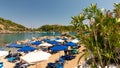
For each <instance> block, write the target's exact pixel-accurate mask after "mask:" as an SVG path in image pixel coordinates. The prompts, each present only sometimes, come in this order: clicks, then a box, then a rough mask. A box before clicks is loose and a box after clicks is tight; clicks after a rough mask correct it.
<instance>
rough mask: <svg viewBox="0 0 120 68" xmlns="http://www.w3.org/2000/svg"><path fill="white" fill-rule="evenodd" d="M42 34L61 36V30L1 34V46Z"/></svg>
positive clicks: (72, 33) (71, 33)
mask: <svg viewBox="0 0 120 68" xmlns="http://www.w3.org/2000/svg"><path fill="white" fill-rule="evenodd" d="M69 34H70V35H75V34H76V33H74V32H69ZM42 36H61V33H60V32H40V33H35V32H29V33H28V32H26V33H15V34H0V46H1V45H3V44H8V43H14V42H16V41H18V40H25V39H32V37H36V38H38V37H42Z"/></svg>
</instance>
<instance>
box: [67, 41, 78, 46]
mask: <svg viewBox="0 0 120 68" xmlns="http://www.w3.org/2000/svg"><path fill="white" fill-rule="evenodd" d="M65 46H77V44H76V43H73V42H67V43H65Z"/></svg>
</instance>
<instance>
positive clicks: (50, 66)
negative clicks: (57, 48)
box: [46, 62, 56, 68]
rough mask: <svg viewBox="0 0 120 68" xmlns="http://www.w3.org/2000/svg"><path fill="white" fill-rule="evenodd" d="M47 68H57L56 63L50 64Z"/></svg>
mask: <svg viewBox="0 0 120 68" xmlns="http://www.w3.org/2000/svg"><path fill="white" fill-rule="evenodd" d="M46 68H56V66H55V63H52V62H49V63H48V64H47V66H46Z"/></svg>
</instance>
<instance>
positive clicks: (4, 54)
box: [0, 51, 8, 57]
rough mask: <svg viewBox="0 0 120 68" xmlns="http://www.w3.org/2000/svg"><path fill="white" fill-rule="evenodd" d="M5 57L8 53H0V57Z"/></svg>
mask: <svg viewBox="0 0 120 68" xmlns="http://www.w3.org/2000/svg"><path fill="white" fill-rule="evenodd" d="M7 55H8V51H0V57H1V56H7Z"/></svg>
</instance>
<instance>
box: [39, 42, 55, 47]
mask: <svg viewBox="0 0 120 68" xmlns="http://www.w3.org/2000/svg"><path fill="white" fill-rule="evenodd" d="M38 46H48V47H49V46H53V45H52V44H49V43H43V44H40V45H38Z"/></svg>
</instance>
